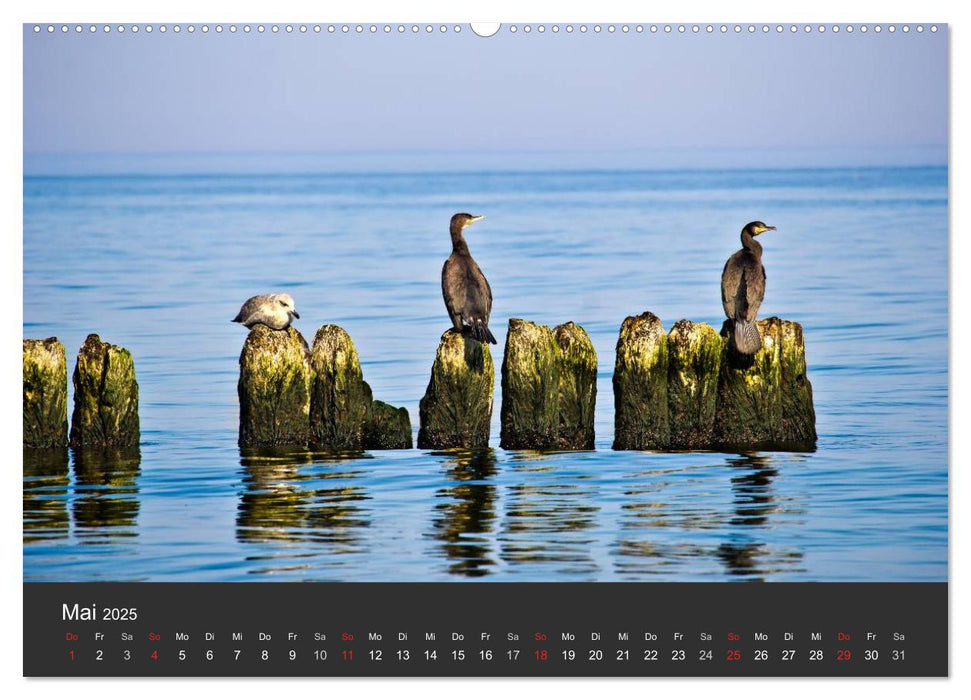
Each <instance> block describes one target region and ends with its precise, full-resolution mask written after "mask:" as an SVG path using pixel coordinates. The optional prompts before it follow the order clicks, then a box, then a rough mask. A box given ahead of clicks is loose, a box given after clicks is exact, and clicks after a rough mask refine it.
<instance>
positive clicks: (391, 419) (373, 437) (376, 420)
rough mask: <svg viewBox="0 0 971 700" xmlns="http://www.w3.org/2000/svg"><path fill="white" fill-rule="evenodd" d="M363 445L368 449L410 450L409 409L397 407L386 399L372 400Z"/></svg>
mask: <svg viewBox="0 0 971 700" xmlns="http://www.w3.org/2000/svg"><path fill="white" fill-rule="evenodd" d="M362 440H363V444H362V447H364V449H366V450H409V449H411V447H412V442H411V418H409V417H408V409H405V408H395V407H394V406H391V405H389V404H386V403H385V402H384V401H372V402H371V409H370V410H369V411H368V413H367V416H365V418H364V433H363V437H362Z"/></svg>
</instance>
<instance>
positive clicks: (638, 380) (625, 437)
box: [613, 311, 671, 450]
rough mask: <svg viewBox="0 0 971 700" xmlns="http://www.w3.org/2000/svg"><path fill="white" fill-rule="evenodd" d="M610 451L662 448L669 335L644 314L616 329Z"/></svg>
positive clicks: (666, 438) (666, 429)
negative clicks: (612, 431) (612, 424)
mask: <svg viewBox="0 0 971 700" xmlns="http://www.w3.org/2000/svg"><path fill="white" fill-rule="evenodd" d="M613 383H614V449H615V450H652V449H653V450H657V449H664V448H666V447H667V446H668V443H669V442H670V440H671V428H670V425H669V423H668V337H667V334H665V332H664V327H663V326H662V325H661V319H659V318H658V317H657V316H655V315H654V314H652V313H651V312H650V311H645V312H644V313H643V314H641V315H640V316H628V317H627V318H626V319H624V323H623V325H621V327H620V337H619V338H618V339H617V357H616V360H615V364H614V379H613Z"/></svg>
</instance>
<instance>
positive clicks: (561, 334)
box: [500, 318, 597, 450]
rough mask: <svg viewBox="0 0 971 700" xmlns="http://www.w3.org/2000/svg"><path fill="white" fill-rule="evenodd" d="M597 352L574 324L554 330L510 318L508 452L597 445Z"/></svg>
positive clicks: (505, 392) (505, 411) (505, 387)
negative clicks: (595, 412)
mask: <svg viewBox="0 0 971 700" xmlns="http://www.w3.org/2000/svg"><path fill="white" fill-rule="evenodd" d="M596 397H597V353H596V351H595V350H594V348H593V343H592V342H591V341H590V336H588V335H587V332H586V331H585V330H583V328H582V327H580V326H578V325H577V324H575V323H573V322H572V321H570V322H568V323H564V324H562V325H560V326H557V327H556V328H555V329H553V330H550V328H549V327H548V326H541V325H539V324H536V323H532V322H530V321H525V320H523V319H521V318H513V319H510V320H509V331H508V333H507V335H506V348H505V354H504V356H503V362H502V409H501V412H500V416H501V423H502V435H501V441H500V446H501V447H503V448H505V449H532V450H549V449H561V450H590V449H593V446H594V407H595V404H596Z"/></svg>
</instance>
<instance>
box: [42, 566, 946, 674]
mask: <svg viewBox="0 0 971 700" xmlns="http://www.w3.org/2000/svg"><path fill="white" fill-rule="evenodd" d="M24 605H25V620H28V622H27V623H26V625H25V629H24V649H25V654H24V659H25V661H24V674H25V675H27V676H946V675H947V673H948V647H947V584H943V583H940V584H938V583H928V584H908V583H888V584H853V583H845V584H840V583H835V584H812V583H794V584H733V583H723V584H717V585H713V584H697V583H680V584H679V583H651V584H613V583H607V584H526V583H510V584H476V585H455V584H414V583H406V584H390V583H370V584H353V585H348V584H336V583H290V584H258V583H254V584H229V583H219V584H177V583H148V584H140V583H139V584H126V583H103V584H85V583H82V584H26V585H25V586H24Z"/></svg>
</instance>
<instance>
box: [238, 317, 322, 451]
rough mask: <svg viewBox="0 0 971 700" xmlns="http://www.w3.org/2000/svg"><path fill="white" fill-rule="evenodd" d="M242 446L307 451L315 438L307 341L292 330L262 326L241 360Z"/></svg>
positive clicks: (252, 335) (248, 341) (250, 337)
mask: <svg viewBox="0 0 971 700" xmlns="http://www.w3.org/2000/svg"><path fill="white" fill-rule="evenodd" d="M237 390H238V393H239V445H240V447H255V446H260V445H306V444H307V441H308V440H309V438H310V420H309V415H310V363H309V361H308V358H307V341H306V340H304V338H303V336H302V335H300V332H299V331H298V330H297V329H296V328H294V327H293V326H290V327H289V328H287V329H286V330H282V331H275V330H271V329H270V328H268V327H266V326H264V325H262V324H258V325H255V326H253V329H252V330H251V331H250V332H249V335H248V336H247V337H246V342H245V343H244V345H243V351H242V353H241V354H240V356H239V384H238V385H237Z"/></svg>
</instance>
